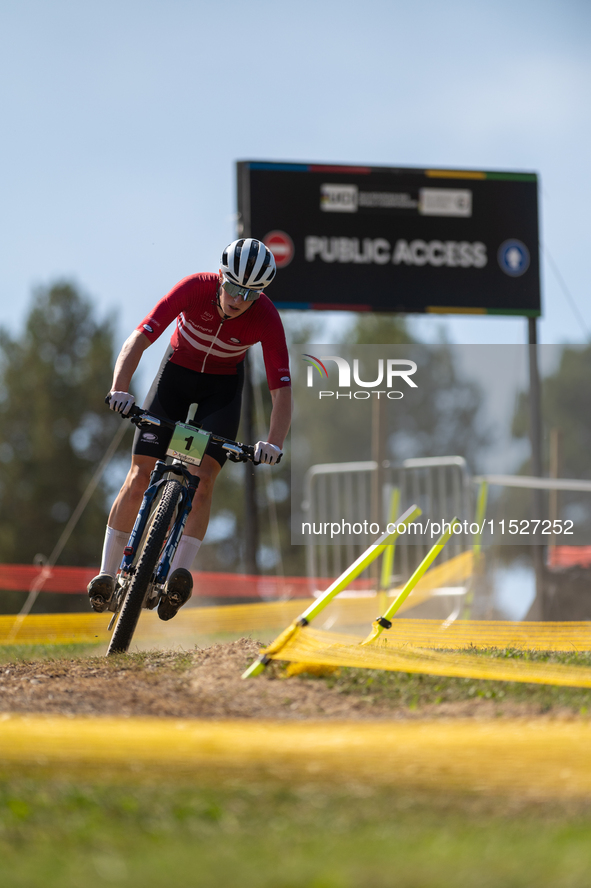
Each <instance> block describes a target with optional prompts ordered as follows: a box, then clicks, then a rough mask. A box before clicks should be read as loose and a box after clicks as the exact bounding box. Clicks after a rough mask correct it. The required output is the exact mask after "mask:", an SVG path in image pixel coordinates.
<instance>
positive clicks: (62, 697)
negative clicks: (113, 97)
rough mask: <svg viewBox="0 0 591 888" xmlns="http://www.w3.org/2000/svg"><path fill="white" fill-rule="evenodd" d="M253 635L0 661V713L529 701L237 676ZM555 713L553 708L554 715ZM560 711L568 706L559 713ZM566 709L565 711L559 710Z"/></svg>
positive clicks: (381, 709) (536, 711) (292, 713)
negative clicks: (189, 646)
mask: <svg viewBox="0 0 591 888" xmlns="http://www.w3.org/2000/svg"><path fill="white" fill-rule="evenodd" d="M260 648H261V644H260V643H259V642H256V641H253V640H252V639H247V638H243V639H240V640H239V641H235V642H231V643H228V644H216V645H213V646H212V647H209V648H203V649H195V650H193V651H190V652H183V653H178V652H160V651H158V652H151V653H146V654H135V655H132V656H129V657H127V656H123V657H116V658H111V657H110V658H106V657H91V658H80V659H75V660H74V659H71V660H64V659H61V660H36V661H19V662H15V663H12V664H5V665H1V666H0V712H20V713H24V712H31V713H48V714H49V713H51V714H54V715H58V714H60V715H89V716H90V715H94V716H97V715H121V716H128V717H129V716H161V717H169V718H211V719H220V718H244V719H251V718H253V719H352V720H360V719H368V718H371V719H416V718H425V717H429V718H433V717H442V718H458V717H463V718H466V717H476V718H490V717H492V716H496V717H499V716H501V717H513V718H514V717H516V716H523V717H532V716H539V715H540V706H539V705H537V704H535V703H534V702H531V703H528V702H526V701H519V702H518V701H509V700H505V701H504V702H503V703H502V705H500V704H499V703H498V702H496V701H494V700H487V699H469V700H468V699H463V700H456V701H449V702H442V703H441V704H439V705H432V704H429V705H424V706H421V707H420V708H419V709H418V710H417V709H414V710H413V709H412V708H409V706H408V705H403V704H401V703H400V702H395V701H394V700H392V699H387V698H380V695H377V696H372V695H371V694H367V693H364V694H362V693H358V694H345V693H339V691H338V690H337V689H335V688H331V687H329V686H328V685H327V683H326V682H324V681H316V680H310V679H309V678H302V677H300V678H292V679H289V680H286V679H284V678H282V677H280V667H279V666H277V665H275V664H273V665H271V666H270V667H269V668H268V669H267V671H266V672H265V673H264V674H263V675H262V676H259V677H258V678H255V679H250V680H248V681H242V679H241V678H240V676H241V674H242V672H243V671H244V669H245V668H246V666H247V665H248V664H249V663H251V662H252V660H253V659H254V658H255V657H256V656H257V654H258V653H259V651H260ZM559 714H560V713H559V712H558V711H557V710H556V709H555V710H554V711H553V713H552V715H553V716H556V715H559ZM563 714H567V713H563ZM568 715H570V716H571V717H572V712H570V713H568Z"/></svg>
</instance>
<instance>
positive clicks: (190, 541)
mask: <svg viewBox="0 0 591 888" xmlns="http://www.w3.org/2000/svg"><path fill="white" fill-rule="evenodd" d="M202 542H203V540H198V539H197V537H190V536H186V534H183V536H182V537H181V541H180V543H179V545H178V549H177V550H176V553H175V556H174V558H173V561H172V564H171V566H170V573H172V572H173V570H176V569H177V567H184V568H186V569H187V570H191V567H192V565H193V561H194V560H195V556H196V555H197V552H198V551H199V548H200V546H201V543H202ZM169 576H170V574H169Z"/></svg>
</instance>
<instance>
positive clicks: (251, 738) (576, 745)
mask: <svg viewBox="0 0 591 888" xmlns="http://www.w3.org/2000/svg"><path fill="white" fill-rule="evenodd" d="M590 746H591V724H589V722H583V721H578V722H573V721H558V720H534V721H524V720H519V721H517V720H514V721H510V720H509V721H507V720H502V721H500V720H495V721H480V720H478V721H476V720H474V719H470V720H459V721H455V722H446V721H441V720H438V721H420V722H406V723H404V722H402V723H401V722H396V723H375V722H368V723H350V722H349V723H334V722H332V723H330V724H319V723H316V724H314V723H298V724H294V723H293V722H292V723H277V722H260V721H258V722H246V721H224V722H203V721H197V720H172V719H149V718H148V719H127V718H126V719H123V718H121V719H117V718H85V719H81V718H78V719H71V718H59V717H41V716H24V717H23V716H9V715H4V716H0V771H1V770H2V768H3V767H4V768H9V769H11V770H13V769H14V767H15V766H16V765H19V766H25V767H34V768H39V767H40V768H42V769H45V770H49V771H50V772H51V773H59V774H60V775H62V776H64V775H65V774H67V773H68V771H69V770H70V769H82V770H83V771H84V772H88V773H89V774H92V773H93V772H95V773H98V774H99V775H104V774H106V773H110V774H114V775H115V776H116V775H120V776H121V777H122V778H123V779H125V780H150V779H152V780H154V781H159V780H161V779H162V773H163V771H162V750H163V749H165V750H166V769H165V771H166V779H167V780H171V779H174V778H175V776H176V777H178V778H180V779H186V778H187V775H188V776H189V777H190V778H191V779H194V780H198V781H199V782H200V783H203V782H207V781H209V782H212V781H223V780H230V781H233V780H236V779H237V778H240V779H245V778H246V779H248V778H249V777H251V776H253V775H260V774H261V773H262V774H266V775H268V776H270V777H272V778H277V779H280V780H282V781H286V782H287V781H293V780H297V781H298V782H300V783H301V782H302V781H306V780H307V781H314V782H315V783H316V782H317V781H318V780H320V779H324V780H337V781H339V782H342V781H343V780H344V779H345V780H353V781H357V782H358V783H359V784H360V785H363V784H365V783H369V784H370V785H372V784H378V783H379V784H381V785H386V786H393V787H406V788H425V789H428V790H434V789H436V790H437V791H440V792H446V791H451V790H467V791H471V792H477V793H482V794H493V793H499V794H508V795H513V796H517V797H518V798H520V799H523V798H534V799H535V798H544V797H556V798H558V797H565V798H568V797H571V798H577V797H578V798H584V797H589V795H590V794H591V756H589V748H590Z"/></svg>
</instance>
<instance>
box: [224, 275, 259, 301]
mask: <svg viewBox="0 0 591 888" xmlns="http://www.w3.org/2000/svg"><path fill="white" fill-rule="evenodd" d="M222 287H223V288H224V290H225V291H226V293H227V294H228V296H231V297H232V299H235V298H236V296H242V298H243V299H244V301H245V302H254V301H255V299H258V298H259V296H260V295H261V292H262V291H261V290H250V289H249V288H248V287H239V286H238V284H232V283H231V282H230V281H227V280H226V279H225V278H224V280H223V281H222Z"/></svg>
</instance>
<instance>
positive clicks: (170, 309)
mask: <svg viewBox="0 0 591 888" xmlns="http://www.w3.org/2000/svg"><path fill="white" fill-rule="evenodd" d="M196 278H198V275H191V276H190V277H186V278H183V280H182V281H179V282H178V284H175V286H174V287H173V288H172V290H170V292H169V293H167V294H166V296H163V298H162V299H161V300H160V302H158V303H156V305H155V306H154V308H153V309H152V311H151V312H150V314H148V315H146V317H145V318H144V319H143V321H141V322H140V323H139V324H138V325H137V327H136V328H135V329H136V330H139V332H140V333H143V334H144V336H147V337H148V339H149V340H150V342H151V343H152V342H156V340H157V339H158V337H159V336H161V335H162V333H164V331H165V330H166V328H167V327H168V326H170V324H172V322H173V321H174V320H175V318H177V317H178V316H179V315H180V313H181V312H182V311H185V310H186V309H188V308H189V307H190V306H191V304H192V302H193V299H194V297H195V290H196V288H197V289H198V287H199V282H198V281H197V280H196Z"/></svg>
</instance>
